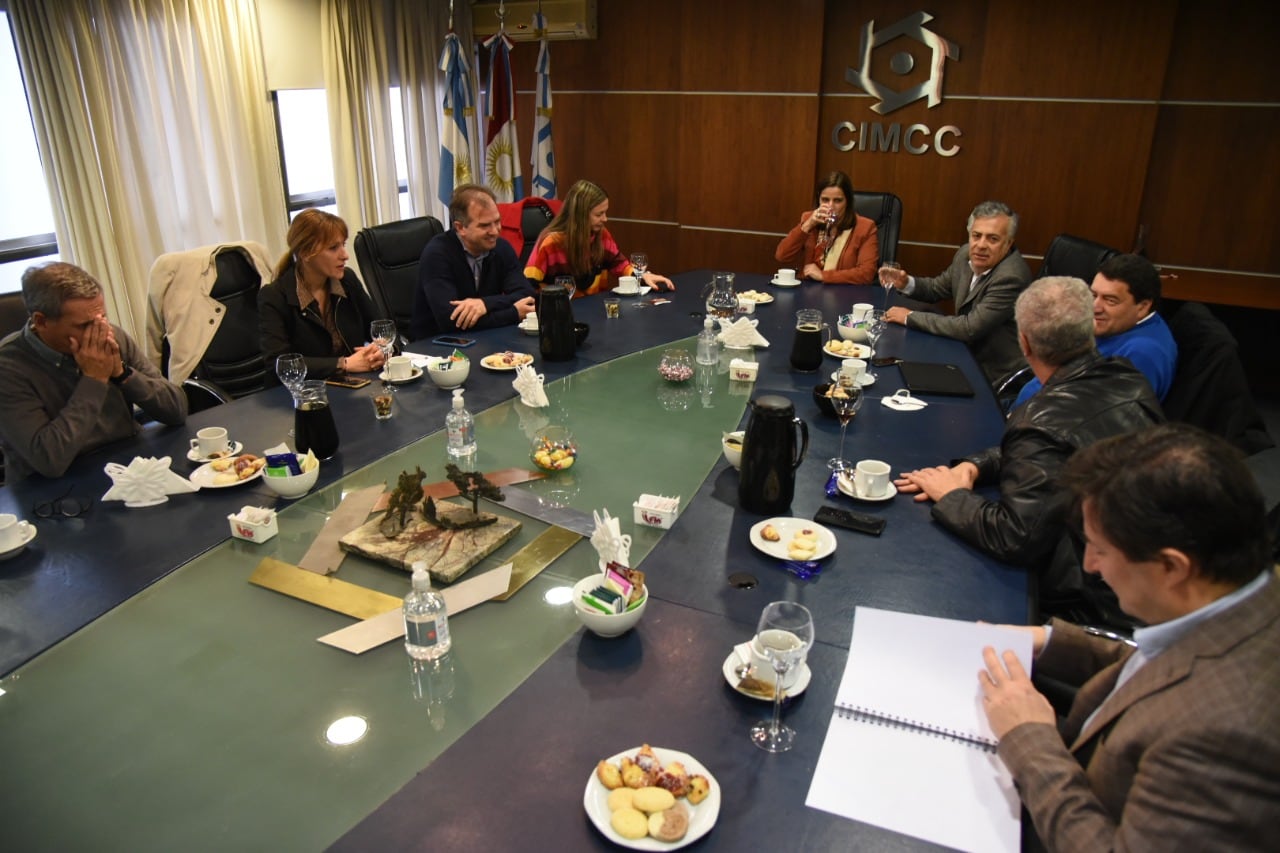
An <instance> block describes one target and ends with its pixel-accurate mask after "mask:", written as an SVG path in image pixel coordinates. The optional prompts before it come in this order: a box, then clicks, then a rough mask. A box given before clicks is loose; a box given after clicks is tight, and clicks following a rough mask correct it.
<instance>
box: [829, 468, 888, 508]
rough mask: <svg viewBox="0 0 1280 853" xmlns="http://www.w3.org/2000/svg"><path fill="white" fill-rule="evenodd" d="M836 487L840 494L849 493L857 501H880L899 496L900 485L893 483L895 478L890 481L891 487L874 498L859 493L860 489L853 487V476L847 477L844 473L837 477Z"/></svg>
mask: <svg viewBox="0 0 1280 853" xmlns="http://www.w3.org/2000/svg"><path fill="white" fill-rule="evenodd" d="M836 488H837V489H839V490H840V494H842V495H848V496H849V497H851V498H853V499H854V500H855V501H873V502H876V503H879V502H880V501H891V500H893V499H894V498H896V497H897V496H898V487H897V486H895V485H894V484H893V480H890V481H889V488H887V489H885V491H884V494H883V495H880V496H878V497H874V498H872V497H867V496H866V495H860V494H858V490H857V489H855V488H854V487H853V478H852V477H846V476H844V475H843V474H841V475H840V476H839V477H836Z"/></svg>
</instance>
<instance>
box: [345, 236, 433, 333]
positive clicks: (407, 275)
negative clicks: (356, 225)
mask: <svg viewBox="0 0 1280 853" xmlns="http://www.w3.org/2000/svg"><path fill="white" fill-rule="evenodd" d="M442 231H444V226H443V225H441V224H440V220H439V219H436V218H435V217H434V216H417V217H414V218H413V219H402V220H400V221H399V222H387V223H384V224H382V225H372V226H370V227H368V228H361V229H360V233H358V234H356V240H355V249H356V260H357V261H358V262H359V264H360V274H361V275H362V276H364V285H365V289H366V290H368V291H369V296H370V297H371V298H372V299H373V302H374V304H375V305H376V306H377V307H378V311H379V312H380V313H381V314H382V315H383V316H384V317H389V318H391V319H393V320H395V321H396V328H397V329H399V330H400V335H401V336H402V337H404V338H405V340H408V335H409V322H410V321H411V320H412V319H413V294H414V291H415V290H417V288H418V261H419V259H421V257H422V250H423V249H425V248H426V247H427V243H428V242H430V241H431V238H432V237H434V236H436V235H437V234H439V233H441V232H442Z"/></svg>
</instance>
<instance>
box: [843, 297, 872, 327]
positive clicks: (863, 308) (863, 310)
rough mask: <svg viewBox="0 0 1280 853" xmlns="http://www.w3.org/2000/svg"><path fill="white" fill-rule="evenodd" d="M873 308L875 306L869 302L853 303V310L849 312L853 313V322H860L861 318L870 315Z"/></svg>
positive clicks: (863, 318)
mask: <svg viewBox="0 0 1280 853" xmlns="http://www.w3.org/2000/svg"><path fill="white" fill-rule="evenodd" d="M874 310H875V306H874V305H872V304H871V303H870V302H857V303H854V306H853V310H852V311H850V312H849V313H850V314H851V315H853V322H855V323H861V322H862V321H863V320H865V319H867V318H868V317H870V316H871V312H872V311H874Z"/></svg>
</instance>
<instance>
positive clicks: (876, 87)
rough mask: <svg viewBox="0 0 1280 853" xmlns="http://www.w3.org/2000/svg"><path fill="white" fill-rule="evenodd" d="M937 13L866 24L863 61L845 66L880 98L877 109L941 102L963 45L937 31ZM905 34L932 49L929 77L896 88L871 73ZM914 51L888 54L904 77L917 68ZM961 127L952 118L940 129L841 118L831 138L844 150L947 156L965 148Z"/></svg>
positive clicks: (892, 67) (888, 110)
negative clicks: (882, 24)
mask: <svg viewBox="0 0 1280 853" xmlns="http://www.w3.org/2000/svg"><path fill="white" fill-rule="evenodd" d="M932 20H933V16H932V15H930V14H929V13H928V12H916V13H914V14H911V15H907V16H906V17H905V18H903V19H902V20H900V21H897V22H895V23H893V24H890V25H889V26H887V27H884V28H882V29H880V30H877V29H876V28H875V25H876V22H875V20H874V19H872V20H869V21H867V23H866V24H865V25H863V27H862V32H861V38H860V40H859V42H858V60H859V63H860V64H859V66H858V67H857V68H854V67H852V66H850V67H849V68H846V69H845V72H844V77H845V80H846V81H848V82H849V83H851V84H852V85H854V86H857V87H859V88H861V89H862V90H863V91H865V92H866V93H867V94H868V95H871V96H872V97H874V98H876V99H877V101H876V103H875V104H873V105H872V106H871V110H872V112H875V113H876V114H878V115H888V114H889V113H892V112H894V111H895V110H898V109H901V108H902V107H905V106H906V105H907V104H913V103H915V102H916V101H919V100H921V99H925V100H926V101H927V103H928V106H929V109H933V108H934V107H937V106H938V105H940V104H941V103H942V80H943V73H944V71H945V70H946V63H947V61H948V60H959V59H960V48H959V47H958V46H957V45H956V44H955V43H954V42H952V41H949V40H948V39H946V38H944V37H942V36H940V35H938V34H937V33H935V32H934V31H933V30H931V29H929V28H928V27H926V26H925V24H927V23H929V21H932ZM900 37H906V38H908V39H912V40H914V41H916V42H918V43H919V44H921V45H923V46H924V47H926V48H928V49H929V53H930V56H929V77H928V79H927V80H925V81H924V82H922V83H919V84H917V85H914V86H907V87H905V88H902V89H897V88H895V87H894V86H893V85H891V83H890V82H887V81H884V80H877V79H876V78H875V77H873V76H872V61H873V59H874V58H875V57H876V56H877V55H879V54H880V53H882V52H883V50H885V49H888V46H889V45H890V43H891V42H894V41H896V40H897V39H899V38H900ZM915 66H916V60H915V57H914V56H912V54H911V53H910V52H909V51H907V50H900V51H898V52H896V53H893V54H892V56H890V58H889V70H890V71H891V72H892V73H894V74H896V75H898V76H900V77H905V76H907V75H908V74H910V73H911V72H912V71H914V70H915ZM963 135H964V134H962V133H961V132H960V128H958V127H956V126H955V125H952V124H948V125H944V126H943V127H940V128H938V130H937V132H936V133H935V132H934V131H933V130H931V129H930V127H929V126H928V125H926V124H909V125H907V126H906V127H905V128H904V127H903V126H902V124H901V123H899V122H889V123H885V122H879V121H872V122H866V121H862V122H857V123H854V122H852V121H842V122H838V123H837V124H836V126H835V127H834V128H832V130H831V144H832V145H834V146H835V147H836V149H837V150H840V151H853V150H858V151H882V152H886V153H893V154H896V153H898V152H900V151H906V152H907V153H908V154H917V155H923V154H927V153H929V151H931V150H932V151H934V152H935V153H937V154H939V155H940V156H942V157H954V156H956V154H959V153H960V143H959V139H960V137H961V136H963Z"/></svg>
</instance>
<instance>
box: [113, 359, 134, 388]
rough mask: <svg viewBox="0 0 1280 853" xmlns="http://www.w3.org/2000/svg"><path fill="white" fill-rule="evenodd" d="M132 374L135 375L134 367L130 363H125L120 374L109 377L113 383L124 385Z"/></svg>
mask: <svg viewBox="0 0 1280 853" xmlns="http://www.w3.org/2000/svg"><path fill="white" fill-rule="evenodd" d="M132 375H133V368H132V367H130V366H129V365H128V364H125V365H124V370H122V371H120V375H119V376H109V377H107V378H108V379H109V380H110V382H111V384H112V385H123V384H124V381H125V380H126V379H128V378H129V377H130V376H132Z"/></svg>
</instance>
